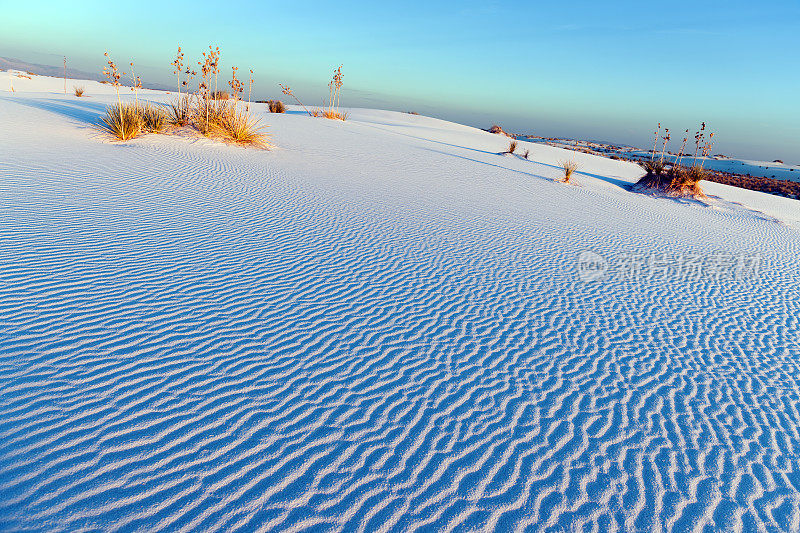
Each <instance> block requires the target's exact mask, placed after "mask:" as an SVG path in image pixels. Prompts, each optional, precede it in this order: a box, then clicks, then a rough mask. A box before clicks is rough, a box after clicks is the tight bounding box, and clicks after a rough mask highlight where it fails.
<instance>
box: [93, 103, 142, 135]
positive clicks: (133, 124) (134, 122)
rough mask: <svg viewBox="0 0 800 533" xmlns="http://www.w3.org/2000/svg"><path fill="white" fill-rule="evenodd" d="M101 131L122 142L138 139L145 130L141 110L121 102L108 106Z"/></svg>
mask: <svg viewBox="0 0 800 533" xmlns="http://www.w3.org/2000/svg"><path fill="white" fill-rule="evenodd" d="M100 129H101V130H102V131H104V132H106V133H108V134H109V135H111V136H112V137H114V138H116V139H119V140H121V141H127V140H129V139H133V138H135V137H138V136H139V135H141V134H142V132H143V129H144V122H143V119H142V113H141V109H140V108H139V107H138V106H136V105H134V104H130V103H128V104H123V103H121V102H120V103H119V104H118V105H111V106H108V107H107V108H106V114H105V116H103V117H102V118H101V119H100Z"/></svg>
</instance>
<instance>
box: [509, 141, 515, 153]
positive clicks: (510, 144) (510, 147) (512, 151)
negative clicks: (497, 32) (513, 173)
mask: <svg viewBox="0 0 800 533" xmlns="http://www.w3.org/2000/svg"><path fill="white" fill-rule="evenodd" d="M516 151H517V141H511V142H510V143H508V151H506V153H507V154H513V153H514V152H516Z"/></svg>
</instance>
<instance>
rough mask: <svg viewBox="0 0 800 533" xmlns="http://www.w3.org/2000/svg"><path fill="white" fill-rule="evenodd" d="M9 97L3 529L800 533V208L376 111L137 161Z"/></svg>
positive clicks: (2, 214) (2, 168) (74, 121)
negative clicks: (519, 152)
mask: <svg viewBox="0 0 800 533" xmlns="http://www.w3.org/2000/svg"><path fill="white" fill-rule="evenodd" d="M3 76H5V77H7V78H10V77H11V75H9V74H8V73H7V72H2V73H0V78H2V77H3ZM6 81H8V80H6ZM11 81H13V83H14V87H15V91H16V92H14V93H11V92H2V93H0V124H1V125H2V127H0V205H2V209H0V243H2V261H0V317H1V318H0V324H2V327H0V442H1V443H2V446H0V530H20V529H26V530H27V529H31V530H87V529H92V530H94V529H101V530H155V529H166V530H170V531H190V530H192V531H194V530H238V531H253V530H262V529H280V530H292V531H293V530H340V529H342V530H367V531H373V530H396V531H409V530H416V529H425V530H433V529H459V530H483V529H497V530H514V529H524V528H526V527H530V528H531V529H532V530H536V531H547V530H552V531H556V530H564V529H567V530H584V529H581V528H585V530H600V531H606V530H623V531H631V530H635V529H640V530H654V531H665V530H675V531H688V530H693V531H701V530H707V529H718V530H748V531H749V530H753V531H756V530H772V531H778V530H780V531H797V530H798V529H800V475H799V473H800V458H798V453H799V452H800V430H799V429H798V428H799V427H800V411H799V410H798V409H800V407H798V405H800V404H799V402H800V362H799V361H800V345H799V344H798V332H799V331H800V273H799V272H798V268H797V258H798V255H799V254H800V241H799V240H798V235H799V234H798V225H799V224H800V208H798V206H800V203H798V202H797V201H794V200H789V199H786V198H779V197H776V196H769V195H765V194H761V193H756V192H752V191H744V190H738V189H734V188H732V187H728V186H725V185H721V184H716V183H703V186H704V187H705V188H706V190H707V191H708V192H709V194H710V195H711V196H712V199H711V200H710V201H709V202H708V204H704V203H700V202H695V201H684V200H674V199H664V198H655V197H651V196H646V195H642V194H637V193H634V192H631V191H630V190H629V189H628V186H629V184H631V183H633V182H634V181H635V180H636V179H637V177H638V176H639V170H638V168H637V167H636V166H635V165H632V164H629V163H624V162H618V161H612V160H609V159H603V158H599V157H595V156H590V155H587V154H580V153H572V152H568V151H565V150H562V149H559V148H553V147H548V146H541V145H535V144H529V143H520V145H521V147H522V149H523V150H525V149H530V159H531V160H528V161H526V160H524V159H522V158H519V157H516V156H511V155H498V154H497V152H500V151H502V150H503V149H505V148H506V147H507V139H505V138H503V137H500V136H495V135H491V134H488V133H486V132H482V131H480V130H477V129H474V128H469V127H465V126H460V125H457V124H452V123H448V122H444V121H440V120H436V119H432V118H426V117H421V116H413V115H407V114H401V113H394V112H384V111H374V110H353V111H352V114H351V118H350V120H348V121H347V122H345V123H342V122H337V121H328V120H324V119H313V118H310V117H308V116H305V115H304V114H302V113H301V112H299V111H298V110H296V109H294V108H291V112H290V113H287V114H284V115H271V114H268V113H264V110H263V106H261V105H258V106H256V109H257V112H258V113H259V115H260V116H261V117H262V120H263V122H264V123H265V124H267V125H268V126H269V128H270V131H271V133H272V134H273V136H274V137H273V140H274V142H275V143H276V144H277V146H278V148H277V149H276V150H274V151H258V150H253V149H243V148H239V147H234V146H227V145H221V144H218V143H214V142H210V141H207V140H198V139H195V138H193V137H190V136H180V135H171V136H164V135H158V136H156V135H150V136H146V137H143V138H140V139H137V140H133V141H130V142H126V143H114V142H109V141H108V140H107V139H105V138H104V137H103V136H102V135H100V134H98V133H97V132H96V131H95V129H94V128H93V126H92V123H94V122H96V121H97V118H98V116H99V114H100V113H101V112H102V109H103V107H104V106H105V105H106V104H107V103H109V102H112V101H113V100H114V98H115V97H114V96H113V94H112V91H111V89H110V88H109V87H106V86H102V85H100V84H94V85H93V84H92V83H90V82H85V83H82V84H83V85H85V86H86V87H87V94H88V95H89V97H88V98H83V99H78V98H75V97H74V96H66V97H65V96H64V95H63V94H61V95H59V94H58V91H59V90H60V89H62V90H63V82H62V81H61V80H58V79H53V78H45V77H38V76H35V77H33V78H32V79H31V80H27V79H17V80H11ZM70 85H71V84H70ZM3 88H4V86H0V89H3ZM145 96H146V97H147V98H152V99H156V100H158V101H166V100H167V99H168V98H169V96H168V95H165V94H163V93H156V92H148V93H147V94H146V95H145ZM126 97H128V96H127V95H126ZM568 158H574V159H576V160H577V161H578V162H579V163H580V165H581V168H580V170H579V173H578V174H577V176H576V178H575V181H576V184H577V185H566V184H562V183H559V182H558V181H557V178H558V176H559V170H558V168H557V163H558V161H559V160H561V159H568ZM585 251H592V252H593V253H595V254H599V255H600V256H602V257H603V258H605V259H606V260H607V261H608V262H609V263H610V265H611V268H610V269H609V271H608V272H607V277H606V279H604V280H602V281H588V282H587V281H585V279H587V278H586V277H584V278H581V276H579V271H578V257H579V255H580V254H581V253H582V252H585ZM654 254H655V255H654ZM584 257H586V254H584ZM691 257H694V258H700V260H701V265H702V268H701V269H699V270H698V271H697V272H698V273H697V276H694V277H693V276H685V275H684V273H683V271H682V272H681V273H678V272H677V271H676V270H675V269H676V268H677V267H676V266H675V265H678V264H680V265H685V264H687V263H686V262H685V259H686V258H691ZM730 257H734V258H741V257H747V258H752V257H758V258H760V261H761V263H760V268H759V270H758V271H757V272H753V271H747V270H744V271H739V272H738V274H737V275H733V274H732V272H734V270H733V267H732V266H731V264H728V263H724V265H723V267H724V268H716V269H714V270H712V269H711V268H710V265H711V264H715V265H717V266H719V265H720V264H722V259H720V258H730ZM639 259H641V260H643V261H644V267H643V268H642V270H641V272H640V274H639V275H637V274H636V270H631V269H627V268H625V267H626V265H630V264H634V263H636V264H639V263H638V261H639ZM717 260H719V261H720V262H718V263H714V261H717ZM651 261H654V262H651ZM695 264H697V263H695ZM659 265H661V266H659ZM663 265H666V267H663ZM662 267H663V268H662ZM624 272H627V274H626V275H623V273H624ZM559 528H562V529H559Z"/></svg>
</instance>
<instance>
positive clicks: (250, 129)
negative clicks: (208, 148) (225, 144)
mask: <svg viewBox="0 0 800 533" xmlns="http://www.w3.org/2000/svg"><path fill="white" fill-rule="evenodd" d="M211 133H212V135H216V136H219V137H222V138H223V139H225V140H228V141H231V142H234V143H236V144H241V145H250V146H255V147H257V148H269V147H271V146H272V144H271V143H270V142H269V136H268V135H267V134H266V133H265V132H264V131H263V127H262V126H261V124H260V122H259V120H258V119H254V118H252V117H251V116H250V114H249V113H247V112H246V111H237V110H236V109H235V108H233V109H232V110H230V111H229V112H227V113H223V114H221V115H219V116H218V117H216V118H215V120H214V123H213V126H212V128H211Z"/></svg>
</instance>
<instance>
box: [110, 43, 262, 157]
mask: <svg viewBox="0 0 800 533" xmlns="http://www.w3.org/2000/svg"><path fill="white" fill-rule="evenodd" d="M208 48H209V50H208V52H203V54H202V55H203V59H202V61H198V63H197V64H198V67H199V69H200V78H199V83H198V85H197V90H196V91H195V92H192V91H190V89H189V87H190V82H191V80H192V79H193V78H194V77H195V76H197V72H196V71H194V70H192V69H191V68H189V67H188V64H184V55H183V52H182V50H181V48H180V47H178V52H177V54H176V56H175V59H174V61H173V62H172V63H171V66H172V67H174V70H173V74H175V75H176V76H177V82H178V96H177V99H176V100H175V101H173V102H172V103H171V104H170V105H169V106H163V105H161V104H153V103H146V104H140V102H139V92H138V90H139V88H141V80H140V78H138V77H137V76H135V74H134V71H133V63H131V64H130V65H131V78H132V80H133V85H132V87H131V90H132V91H134V92H135V102H134V103H132V104H131V103H123V102H122V98H121V97H120V92H119V90H120V86H121V84H120V79H121V77H122V76H124V75H125V72H120V70H119V68H118V67H117V65H116V63H115V62H114V61H112V60H111V58H109V57H108V53H106V57H107V58H108V66H107V67H106V68H105V69H104V70H103V72H104V74H105V76H106V78H107V83H109V84H111V85H113V86H114V89H115V90H116V93H117V103H116V104H115V105H111V106H109V107H108V108H107V109H106V114H105V116H104V117H103V118H102V119H101V124H100V127H101V128H102V129H103V130H104V131H106V132H107V133H109V134H110V135H112V136H113V137H115V138H117V139H120V140H129V139H133V138H135V137H138V136H140V135H143V134H145V133H165V132H167V131H169V130H170V129H171V128H181V127H191V128H193V129H194V130H195V131H196V132H197V133H199V134H200V135H204V136H206V137H209V138H214V139H220V140H223V141H228V142H232V143H236V144H240V145H248V146H255V147H259V148H268V147H269V146H271V145H270V143H269V141H268V135H267V134H266V133H264V131H263V127H262V126H261V125H260V123H259V120H258V119H256V118H254V117H253V116H252V115H251V113H250V95H251V94H252V87H253V76H252V74H253V71H252V70H251V71H250V77H249V90H248V99H247V103H246V104H245V102H244V101H243V100H242V99H241V98H240V96H241V95H242V93H243V91H244V83H243V82H242V81H241V80H239V78H238V77H237V70H238V69H237V67H233V68H232V75H231V80H230V81H229V82H228V85H229V86H230V88H231V91H232V97H231V95H230V94H229V93H228V92H227V91H225V90H220V89H219V87H218V84H219V72H220V71H219V57H220V52H219V47H217V48H216V49H214V48H212V47H210V46H209V47H208ZM212 81H213V85H214V89H213V90H212V89H211V86H212Z"/></svg>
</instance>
